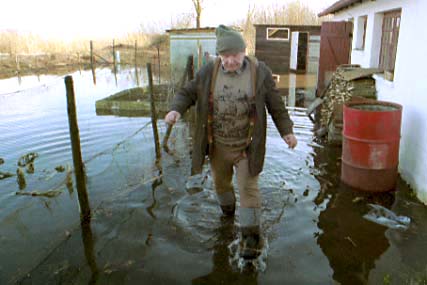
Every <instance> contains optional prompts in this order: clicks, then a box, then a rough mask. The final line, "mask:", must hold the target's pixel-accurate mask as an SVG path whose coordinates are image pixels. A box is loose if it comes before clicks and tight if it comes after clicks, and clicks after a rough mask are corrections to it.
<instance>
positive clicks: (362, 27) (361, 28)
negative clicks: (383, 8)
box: [356, 16, 368, 50]
mask: <svg viewBox="0 0 427 285" xmlns="http://www.w3.org/2000/svg"><path fill="white" fill-rule="evenodd" d="M367 23H368V17H367V16H361V17H359V18H358V19H357V31H356V33H357V37H356V49H358V50H364V49H365V38H366V25H367Z"/></svg>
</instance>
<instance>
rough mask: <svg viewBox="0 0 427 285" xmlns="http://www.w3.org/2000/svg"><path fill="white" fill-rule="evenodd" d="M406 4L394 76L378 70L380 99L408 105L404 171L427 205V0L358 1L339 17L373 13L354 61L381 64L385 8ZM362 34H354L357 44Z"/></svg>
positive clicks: (401, 168)
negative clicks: (385, 77) (390, 77)
mask: <svg viewBox="0 0 427 285" xmlns="http://www.w3.org/2000/svg"><path fill="white" fill-rule="evenodd" d="M397 8H401V9H402V14H401V24H400V34H399V41H398V47H397V55H396V64H395V71H394V81H387V80H385V79H384V78H383V76H382V74H377V75H375V79H376V88H377V92H378V99H379V100H384V101H391V102H396V103H399V104H401V105H402V106H403V116H402V129H401V130H402V131H401V133H402V136H401V141H400V155H399V172H400V174H401V176H402V178H403V179H404V180H405V181H406V182H408V183H409V184H410V185H411V187H412V188H413V189H414V190H415V191H416V192H417V196H418V198H419V199H420V200H421V201H423V202H424V203H425V204H427V53H426V48H427V29H426V20H427V13H426V11H427V1H426V0H410V1H406V0H377V1H372V2H371V1H367V2H363V3H362V4H357V5H355V6H354V7H351V8H350V9H346V10H344V11H343V12H340V13H337V14H336V15H335V17H334V20H335V21H342V20H349V19H354V21H355V25H354V26H355V28H356V29H357V27H358V25H357V19H358V17H360V16H364V15H367V16H368V21H367V27H366V38H365V48H364V50H355V49H353V51H352V54H351V63H353V64H360V65H361V66H362V67H378V63H379V55H380V45H381V33H382V17H383V16H382V13H383V12H387V11H390V10H394V9H397ZM354 34H357V32H356V31H355V32H354ZM356 41H357V36H356V37H354V38H353V48H354V47H355V46H356Z"/></svg>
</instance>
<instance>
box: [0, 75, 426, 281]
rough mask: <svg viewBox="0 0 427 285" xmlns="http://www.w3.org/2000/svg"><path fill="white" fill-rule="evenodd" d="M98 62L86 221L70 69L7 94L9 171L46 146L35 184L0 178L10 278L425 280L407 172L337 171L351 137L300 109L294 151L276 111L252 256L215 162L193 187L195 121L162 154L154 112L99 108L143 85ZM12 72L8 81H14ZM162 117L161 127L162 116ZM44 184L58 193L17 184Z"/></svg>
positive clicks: (3, 117)
mask: <svg viewBox="0 0 427 285" xmlns="http://www.w3.org/2000/svg"><path fill="white" fill-rule="evenodd" d="M98 73H99V74H98V80H97V85H96V86H93V83H92V78H91V76H90V73H82V74H81V75H80V74H79V73H76V74H74V75H73V77H74V81H75V83H74V84H75V89H76V95H77V98H76V101H77V109H78V110H77V115H78V120H79V127H80V135H81V145H82V154H83V159H84V160H85V165H86V174H87V188H88V192H89V199H90V204H91V210H92V213H93V217H92V219H91V222H90V223H88V224H85V225H83V226H81V225H80V219H79V208H78V203H77V193H76V191H75V189H74V187H72V188H70V187H68V188H67V185H66V181H67V168H68V169H70V168H71V167H72V158H71V147H70V141H69V134H68V119H67V111H66V97H65V87H64V83H63V79H62V78H60V77H49V78H41V83H43V82H46V83H43V84H44V85H43V86H42V87H36V88H30V87H29V88H28V89H25V90H24V91H22V92H17V93H10V94H4V95H0V134H1V140H0V157H1V158H3V159H4V161H5V163H4V164H3V165H0V171H3V172H10V173H15V172H16V170H17V168H18V166H17V161H18V160H19V158H20V157H21V156H22V155H25V154H27V153H30V152H36V153H37V154H38V155H39V156H38V157H37V158H36V160H35V162H34V168H35V169H34V173H28V172H27V170H26V169H25V168H23V169H22V170H23V172H24V175H25V179H26V186H25V188H23V189H19V185H18V183H17V181H16V180H17V178H16V177H12V178H7V179H4V180H0V241H1V247H0V283H1V284H4V283H5V284H9V283H11V284H14V283H22V284H86V283H91V284H94V283H97V284H140V283H142V282H143V283H148V284H337V283H339V284H405V283H406V284H425V283H422V282H426V280H427V272H426V271H427V268H426V264H427V257H426V256H425V254H424V252H425V250H427V224H426V219H425V217H426V216H427V210H426V207H425V206H423V205H421V204H419V203H418V202H417V201H416V200H414V199H413V198H412V197H411V195H410V192H409V191H408V188H407V186H406V185H405V184H404V183H403V182H402V181H399V184H398V186H397V190H398V191H396V192H393V193H389V194H381V195H368V194H362V193H359V192H355V191H353V190H352V189H349V188H347V187H346V186H345V185H343V184H342V183H340V179H339V176H340V160H339V157H340V155H341V149H340V148H339V147H333V146H328V145H326V144H325V143H323V142H320V141H317V140H316V139H315V138H314V136H313V124H312V122H311V121H310V120H309V119H308V118H307V117H306V116H305V113H304V109H299V108H291V109H290V114H291V117H292V119H293V120H294V122H295V133H296V135H297V138H298V140H299V144H298V147H297V148H296V149H295V150H290V149H288V148H287V147H286V145H285V143H284V142H283V141H282V139H281V138H280V136H279V134H278V133H277V131H276V129H275V127H274V124H273V123H272V121H271V120H269V121H268V140H267V155H266V162H265V168H264V172H263V173H262V174H261V177H260V186H261V192H262V196H263V206H262V220H263V232H264V235H265V237H266V239H267V241H268V251H267V255H266V258H265V260H264V266H261V267H260V268H258V269H257V270H255V269H253V268H241V266H239V263H238V261H236V260H235V259H233V248H232V246H230V245H232V244H233V242H234V241H235V240H236V239H238V224H239V215H237V216H236V217H235V219H234V221H230V220H224V219H222V218H221V215H220V209H219V207H218V205H217V202H216V199H215V195H214V190H213V186H212V180H211V178H210V176H209V170H208V168H207V167H206V169H205V170H206V172H205V173H206V175H207V179H206V182H205V184H204V185H203V188H201V189H199V190H197V189H187V188H186V183H187V177H188V176H189V174H190V157H189V145H190V144H191V140H190V139H189V129H188V124H187V123H185V122H180V123H179V124H177V125H176V127H175V128H174V129H173V132H172V136H171V139H170V146H169V147H170V148H171V149H172V150H173V155H169V154H166V153H163V154H162V161H161V163H160V164H158V165H156V164H155V163H154V160H155V151H154V144H153V140H152V130H151V125H150V124H149V123H150V119H149V118H144V117H132V118H128V117H118V116H97V115H96V112H95V101H96V100H97V99H100V98H103V97H106V96H108V95H110V94H112V93H114V92H117V91H119V90H122V89H125V88H129V87H133V86H134V85H135V83H134V78H133V77H132V71H129V72H126V71H123V72H122V73H121V74H120V76H119V80H118V85H117V86H116V84H115V80H114V77H113V76H112V74H111V72H109V71H108V70H98ZM28 80H32V79H28ZM43 80H45V81H43ZM22 82H23V84H25V82H26V78H25V77H24V78H23V81H22ZM2 83H4V81H0V90H1V89H3V90H6V89H7V92H11V91H13V90H14V88H11V87H10V84H11V83H10V82H9V83H7V86H8V87H7V88H6V87H4V86H6V83H4V85H1V84H2ZM12 84H13V83H12ZM40 85H42V84H40ZM18 87H19V86H18ZM0 93H6V92H0ZM159 129H160V133H161V135H163V134H164V132H165V127H164V124H163V122H162V121H159ZM57 166H64V168H65V169H66V170H65V171H64V172H58V171H57V170H55V167H57ZM21 188H22V187H21ZM47 190H56V191H60V195H59V196H57V197H55V198H46V197H32V196H22V195H16V192H18V191H27V192H31V191H38V192H43V191H47ZM370 203H372V204H377V205H381V206H383V207H385V208H386V209H390V210H391V211H393V212H394V213H396V214H398V215H402V216H406V217H409V218H410V219H411V223H410V225H409V228H407V229H393V228H389V227H387V226H384V225H379V224H377V223H374V222H371V221H368V220H367V219H365V218H364V217H363V216H364V215H365V214H366V213H368V211H369V210H370V206H369V204H370Z"/></svg>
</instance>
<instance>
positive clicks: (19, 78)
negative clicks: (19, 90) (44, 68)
mask: <svg viewBox="0 0 427 285" xmlns="http://www.w3.org/2000/svg"><path fill="white" fill-rule="evenodd" d="M15 63H16V75H18V82H19V84H21V64H20V63H19V56H18V54H15Z"/></svg>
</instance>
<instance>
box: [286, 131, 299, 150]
mask: <svg viewBox="0 0 427 285" xmlns="http://www.w3.org/2000/svg"><path fill="white" fill-rule="evenodd" d="M283 139H284V140H285V142H286V143H287V144H288V146H289V148H295V147H296V146H297V143H298V141H297V138H296V137H295V136H294V134H288V135H284V136H283Z"/></svg>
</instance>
